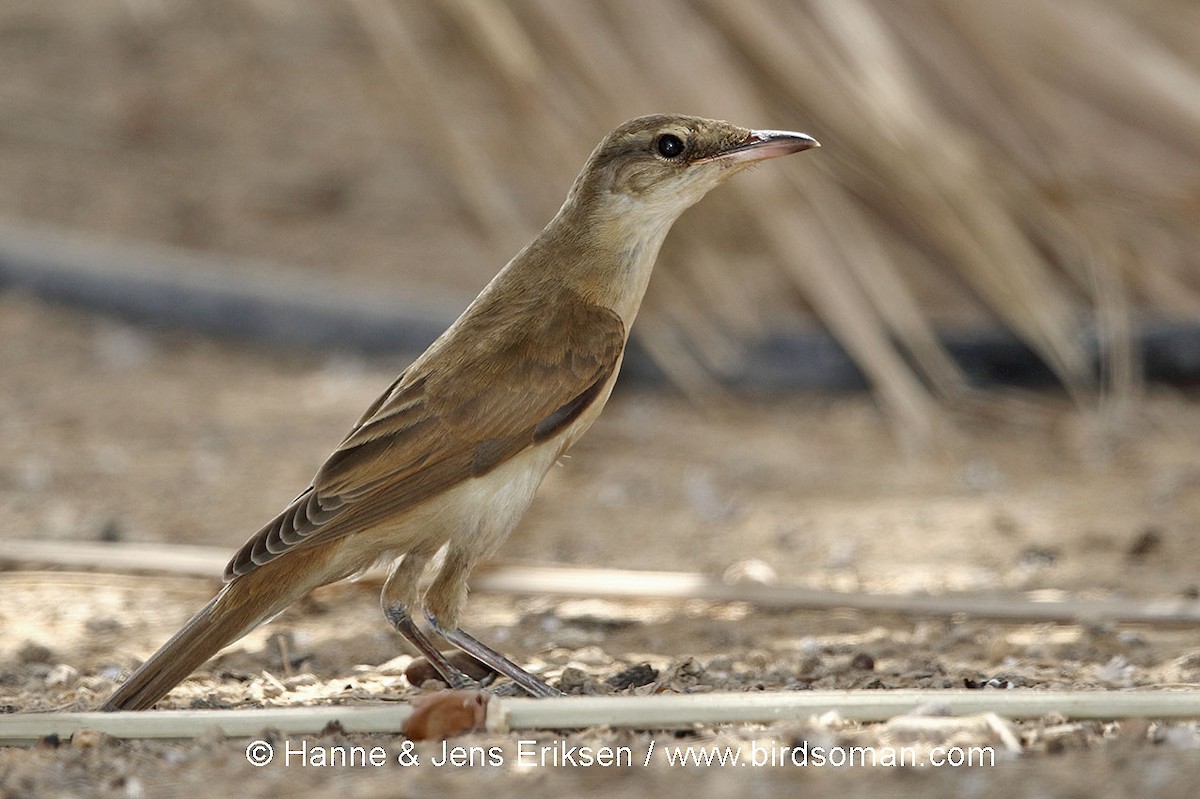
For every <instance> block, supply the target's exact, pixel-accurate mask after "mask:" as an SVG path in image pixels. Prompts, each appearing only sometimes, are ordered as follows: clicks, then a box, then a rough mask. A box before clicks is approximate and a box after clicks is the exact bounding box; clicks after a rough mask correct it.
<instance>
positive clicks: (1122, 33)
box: [0, 0, 1200, 434]
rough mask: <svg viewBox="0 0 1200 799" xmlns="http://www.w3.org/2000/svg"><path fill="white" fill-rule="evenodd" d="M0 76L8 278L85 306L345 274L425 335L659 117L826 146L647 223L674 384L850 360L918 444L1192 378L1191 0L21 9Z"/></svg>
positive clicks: (843, 376) (218, 2)
mask: <svg viewBox="0 0 1200 799" xmlns="http://www.w3.org/2000/svg"><path fill="white" fill-rule="evenodd" d="M0 75H3V78H0V175H3V178H2V179H0V221H2V222H3V223H4V226H5V227H4V229H3V231H0V232H4V233H5V235H3V236H0V239H3V241H2V242H0V263H3V266H0V280H4V281H5V282H7V283H8V284H9V285H13V284H17V285H20V284H25V285H26V286H27V287H32V288H33V289H34V290H35V291H38V292H41V293H43V294H46V295H48V296H52V297H53V296H55V295H56V292H57V295H59V296H60V298H66V299H68V300H69V301H70V302H72V303H79V304H82V305H84V306H86V305H88V304H93V305H96V306H100V309H101V310H105V309H106V307H105V302H106V301H104V300H103V299H102V298H103V297H104V296H107V295H108V294H112V293H114V292H115V293H116V294H117V295H118V296H119V297H120V298H121V303H126V304H127V305H129V306H131V307H126V306H125V305H121V303H117V304H118V305H120V307H118V308H117V310H119V311H122V312H128V313H133V314H134V315H142V316H144V317H148V318H151V319H154V318H157V317H158V316H161V318H162V319H163V320H166V321H168V322H170V321H171V319H172V314H175V315H176V316H179V315H180V314H181V313H182V312H181V311H180V310H179V306H187V305H188V304H189V303H193V304H195V303H197V302H199V303H200V304H203V300H201V301H197V300H196V297H195V296H194V295H193V294H191V293H189V289H188V287H187V281H186V280H182V283H183V288H180V289H179V290H178V291H177V292H175V293H171V292H167V293H162V292H159V293H157V294H156V293H154V292H139V291H138V289H137V286H138V285H140V284H138V283H137V271H138V269H139V268H140V269H143V271H146V273H147V274H154V275H157V279H160V280H162V281H166V282H167V283H172V285H175V284H177V283H180V279H178V276H179V274H180V273H182V272H189V273H194V272H202V273H204V274H208V272H209V270H210V268H211V272H212V275H213V280H214V281H216V282H217V283H218V284H220V285H221V286H224V287H225V288H227V290H228V292H230V293H231V294H232V295H235V296H236V295H238V294H239V292H242V291H243V290H247V291H251V292H252V291H253V288H254V286H249V288H247V286H248V285H249V284H247V282H246V279H247V275H249V274H253V275H254V276H255V277H256V279H258V287H259V288H262V287H263V286H264V285H265V286H267V287H268V288H269V287H270V285H272V284H273V285H277V286H280V287H283V286H296V285H301V286H307V287H308V288H310V289H312V291H311V292H310V293H309V295H307V296H308V298H309V300H310V301H311V300H312V299H313V292H315V296H316V298H317V300H318V302H319V301H320V299H321V298H326V299H327V300H328V303H329V304H330V305H331V306H337V305H338V303H339V302H343V301H344V302H345V304H346V307H348V308H351V309H352V308H353V307H354V305H355V301H354V298H356V297H358V298H361V297H367V296H369V297H372V298H374V299H375V300H377V301H379V302H380V303H384V304H385V306H384V307H385V311H384V314H385V315H386V314H387V313H388V312H391V313H394V314H396V315H398V316H404V315H405V314H406V313H407V314H409V315H414V314H415V315H416V316H417V317H420V318H421V319H423V320H424V322H425V324H424V326H423V327H420V328H419V329H418V331H417V332H416V333H415V339H416V340H415V341H405V340H403V339H402V338H401V337H397V338H396V340H395V348H396V349H405V348H406V347H407V348H410V349H415V350H419V349H420V348H421V347H423V345H424V344H425V343H427V341H428V340H429V338H432V336H433V335H434V334H436V332H437V331H438V329H439V328H440V325H441V324H442V323H443V322H448V321H449V320H450V319H452V318H453V316H454V315H455V314H456V313H457V312H458V310H459V309H461V307H463V306H464V305H465V303H466V302H468V301H469V300H470V298H471V297H473V296H474V294H475V293H476V292H477V291H478V289H479V288H480V287H482V285H483V284H484V283H485V282H486V281H487V280H488V279H489V278H490V277H491V275H492V274H494V273H495V272H496V271H497V269H498V268H499V267H500V266H501V265H502V264H503V263H504V262H505V261H506V260H507V259H508V257H510V256H511V254H512V253H514V252H515V251H516V250H517V249H518V248H519V247H520V246H521V245H522V244H523V243H524V242H526V241H527V240H528V239H529V238H530V237H531V236H533V235H534V234H535V233H536V232H537V231H538V230H539V229H540V228H541V226H542V225H543V224H544V223H545V221H546V220H548V219H549V218H550V216H551V215H552V214H553V212H554V211H555V210H556V209H557V207H558V205H559V203H560V202H561V201H562V198H563V197H564V196H565V193H566V189H567V188H568V186H569V185H570V182H571V180H572V179H573V177H574V175H575V174H576V172H577V171H578V169H579V168H580V166H581V165H582V163H583V161H584V159H585V158H586V156H587V154H588V153H589V152H590V150H591V148H592V146H593V145H594V144H595V142H596V141H597V140H598V139H599V138H600V137H601V136H602V135H603V133H604V132H606V131H607V130H608V129H610V128H611V127H613V126H615V125H616V124H618V123H619V122H621V121H623V120H624V119H627V118H629V117H632V116H636V115H639V114H644V113H650V112H660V111H678V112H684V113H692V114H698V115H703V116H711V117H719V118H727V119H730V120H732V121H735V122H737V123H739V124H743V125H746V126H749V127H767V128H770V127H775V128H787V129H795V130H802V131H805V132H807V133H809V134H811V135H813V136H815V137H816V138H818V139H819V140H820V141H821V142H822V144H823V145H824V147H823V149H822V150H821V151H819V152H818V153H810V154H807V155H805V156H804V157H802V158H794V159H786V160H785V161H783V162H778V163H773V164H771V165H770V168H769V169H760V170H757V171H756V172H755V173H754V174H752V175H750V176H747V177H744V178H743V179H741V180H739V181H735V182H734V183H733V184H731V185H730V186H729V187H728V188H726V189H724V190H722V191H721V192H718V193H717V194H715V195H714V196H713V197H711V198H709V199H708V200H706V201H705V202H704V203H702V204H701V205H699V206H698V207H697V208H695V209H693V210H692V211H690V212H689V213H688V214H686V215H685V217H684V218H683V219H682V220H681V221H680V222H679V224H678V225H677V227H676V231H675V233H674V234H673V235H672V236H670V237H669V239H668V242H667V245H666V247H665V249H664V252H663V255H662V258H661V260H660V267H659V269H658V271H657V272H656V275H655V279H654V281H653V282H652V287H651V292H650V297H649V299H648V304H647V310H646V311H645V313H644V314H643V316H642V317H641V318H640V319H639V329H638V330H637V331H636V338H637V340H638V343H639V345H640V347H641V348H642V350H643V351H644V352H645V353H646V354H647V355H648V358H647V360H648V361H650V362H652V363H653V365H654V367H655V368H656V369H657V370H659V371H660V372H665V373H666V374H667V375H668V376H669V377H670V378H671V379H672V380H673V381H674V382H675V383H676V384H677V385H679V386H682V387H683V388H685V389H687V390H689V391H692V392H694V393H699V392H704V391H711V390H713V389H714V387H716V386H718V385H720V384H725V385H732V386H735V387H739V388H749V389H751V390H754V389H758V388H778V387H785V388H786V387H789V386H801V387H809V388H812V387H815V388H845V387H847V386H854V385H859V384H864V383H865V384H869V385H870V386H871V387H872V388H873V389H874V391H875V392H876V396H877V397H878V398H879V399H880V402H881V405H882V406H883V407H884V409H885V410H887V411H888V412H889V414H891V417H892V418H893V420H894V421H896V422H898V423H899V424H900V426H901V427H902V428H904V429H906V430H911V431H916V432H917V433H918V434H921V431H924V430H928V429H929V428H930V425H931V424H932V421H933V418H934V417H935V416H936V415H937V414H938V412H939V409H941V408H944V407H946V406H947V405H953V404H955V403H962V402H963V401H964V400H965V399H966V398H967V397H968V395H969V393H970V392H969V389H968V387H969V386H970V385H972V384H980V383H996V382H1000V383H1011V382H1017V383H1022V382H1029V381H1030V380H1033V381H1034V382H1039V381H1040V382H1043V383H1044V382H1046V381H1048V380H1049V381H1052V382H1054V383H1055V384H1057V385H1058V386H1061V387H1062V388H1064V389H1065V390H1066V391H1067V392H1068V393H1069V394H1070V395H1071V396H1072V397H1074V398H1075V399H1076V400H1077V401H1080V402H1083V403H1085V404H1094V403H1096V402H1098V401H1099V402H1103V401H1105V400H1109V399H1114V398H1115V399H1117V400H1121V399H1127V398H1133V397H1136V396H1138V394H1139V392H1140V390H1141V385H1142V382H1143V379H1142V378H1143V371H1142V367H1143V360H1142V358H1141V355H1142V354H1143V353H1144V352H1145V351H1146V348H1147V346H1150V347H1152V348H1153V347H1158V349H1156V350H1154V352H1153V353H1152V354H1153V355H1154V356H1155V358H1156V359H1157V360H1155V363H1159V361H1161V360H1163V359H1165V361H1164V363H1165V365H1163V370H1164V376H1165V377H1166V378H1168V379H1173V380H1179V379H1183V380H1188V379H1194V377H1195V374H1196V371H1195V367H1196V358H1195V355H1194V353H1195V350H1194V349H1193V347H1192V346H1190V345H1193V344H1195V343H1196V341H1195V338H1194V332H1195V331H1194V330H1192V328H1191V323H1193V322H1195V321H1197V320H1200V224H1198V220H1200V6H1197V4H1195V3H1193V2H1190V1H1189V0H1064V2H1056V3H1045V2H1039V1H1038V0H1012V2H1006V3H961V2H954V1H953V0H944V1H941V2H939V1H938V0H922V1H919V2H918V1H917V0H911V1H910V0H899V1H897V0H811V1H809V2H790V1H789V0H744V1H743V2H738V3H731V2H726V1H725V0H662V1H661V2H654V3H645V2H638V1H637V0H605V1H603V2H575V1H568V2H562V1H561V0H518V2H511V3H508V2H505V3H501V2H494V1H493V0H436V2H428V3H408V2H389V0H345V1H344V2H290V1H289V2H284V1H283V0H213V1H212V2H205V3H190V2H181V1H178V0H124V2H117V1H116V0H107V1H106V2H82V0H80V1H79V2H74V1H72V0H62V1H61V2H56V3H43V2H36V1H35V0H13V1H12V2H8V3H5V4H4V5H3V8H0ZM63 232H70V233H71V234H73V236H74V238H72V239H71V240H70V241H69V242H67V241H66V240H64V239H62V238H60V235H59V234H61V233H63ZM81 234H82V238H81V237H80V236H81ZM30 236H32V238H30ZM68 243H69V244H70V245H71V247H70V248H68V249H63V247H64V246H65V245H66V244H68ZM144 243H154V244H158V245H169V246H170V247H172V248H179V249H180V250H181V251H186V252H188V253H191V254H198V255H200V256H203V258H201V259H198V260H178V259H177V256H179V253H176V252H169V251H162V250H145V249H144V248H143V249H142V250H138V251H137V252H136V253H135V252H133V251H129V250H122V249H120V248H121V247H125V246H127V245H133V244H144ZM114 246H115V247H117V249H116V250H114V249H113V247H114ZM105 248H107V249H105ZM89 252H91V253H94V255H89ZM231 258H232V259H234V260H231ZM239 258H247V259H256V260H257V261H259V262H266V263H269V264H271V265H272V267H271V268H268V267H266V266H264V264H263V263H256V264H255V265H254V268H253V269H251V268H250V266H249V265H247V264H245V262H243V261H239V260H236V259H239ZM173 259H175V260H173ZM30 264H32V266H31V265H30ZM64 264H66V266H65V267H64V266H63V265H64ZM55 269H59V270H60V271H54V270H55ZM64 269H65V271H61V270H64ZM106 271H107V274H108V277H109V278H110V279H111V280H112V281H114V282H115V284H116V285H117V288H115V289H114V288H113V287H112V286H109V287H108V288H105V287H104V286H103V283H104V280H105V278H106ZM48 272H54V275H55V277H54V278H53V280H51V279H50V278H47V277H46V274H47V273H48ZM39 275H40V277H39ZM81 275H85V276H86V279H85V277H81ZM194 277H195V276H194V275H193V278H194ZM127 280H133V283H129V284H126V283H123V282H122V281H127ZM54 281H57V283H55V282H54ZM72 281H76V282H77V283H79V285H83V286H85V288H83V289H79V288H78V287H76V290H74V291H72V290H71V288H70V285H67V287H66V288H64V287H63V285H62V284H64V283H65V284H71V283H72ZM51 284H54V285H51ZM129 286H133V288H129ZM0 288H3V286H2V285H0ZM177 288H178V286H177ZM140 293H146V294H147V296H146V297H142V298H138V297H133V296H131V295H136V294H140ZM270 293H271V292H270V291H268V292H267V294H268V295H269V294H270ZM278 293H279V295H280V296H278V297H275V298H274V300H271V299H270V298H268V299H263V298H262V297H259V301H261V302H270V301H275V302H278V303H282V305H283V310H282V311H280V313H282V314H283V315H284V316H287V315H288V305H287V303H288V302H289V301H291V300H292V299H294V297H292V296H291V295H289V294H288V292H287V291H284V290H283V289H282V288H281V289H280V291H279V292H278ZM150 295H152V296H150ZM210 299H211V298H210ZM107 302H109V305H111V304H112V301H111V298H110V300H108V301H107ZM231 307H232V308H233V310H232V311H230V312H229V313H228V314H226V317H228V316H229V314H232V315H233V316H235V317H236V316H237V313H238V311H237V306H236V305H234V306H231ZM156 309H157V310H156ZM227 310H228V309H227ZM247 313H249V312H247ZM351 313H352V311H351ZM293 315H295V314H293ZM422 315H424V316H422ZM183 316H184V317H186V316H187V314H183ZM191 321H192V322H194V323H196V324H198V325H199V326H200V327H205V325H206V324H208V326H209V327H212V328H215V329H217V331H218V332H219V331H220V328H221V325H223V324H225V325H228V326H229V330H228V332H230V333H232V334H234V335H238V334H245V333H247V328H246V325H245V323H244V322H243V324H242V325H241V326H239V325H238V324H237V322H236V320H234V321H232V322H231V321H230V320H229V319H228V318H225V319H224V321H221V320H217V321H215V322H214V321H213V320H211V319H210V320H208V322H207V323H205V322H203V321H197V319H196V317H194V316H193V317H191ZM209 323H211V324H209ZM264 324H265V323H264ZM334 327H337V325H336V324H335V325H334ZM1189 331H1191V335H1192V336H1193V337H1192V338H1188V335H1189ZM210 332H211V331H210ZM250 332H257V333H262V332H263V331H261V330H259V331H250ZM268 333H269V331H268ZM827 333H828V334H831V335H832V337H833V339H834V340H836V342H837V343H838V345H840V346H838V345H831V344H830V340H829V339H828V338H826V334H827ZM333 335H334V341H333V342H332V343H333V344H334V345H337V346H347V347H350V348H354V347H355V346H358V345H360V344H361V337H360V338H358V339H355V338H353V336H351V337H350V338H349V339H348V340H347V341H344V342H338V341H337V340H336V333H335V334H333ZM347 335H349V334H347ZM426 336H428V337H427V338H426ZM1172 336H1175V337H1174V338H1172ZM1178 336H1183V338H1182V339H1181V338H1179V337H1178ZM284 338H286V334H285V335H284ZM1147 342H1149V344H1148V343H1147ZM1155 342H1157V343H1155ZM385 348H386V345H385ZM1189 357H1190V358H1191V360H1190V361H1189ZM848 363H853V364H855V365H856V366H857V370H855V369H853V368H851V369H850V371H849V372H847V370H846V366H847V364H848ZM636 368H637V367H636V366H635V369H636ZM1189 369H1191V371H1189ZM1152 376H1153V375H1152Z"/></svg>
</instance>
